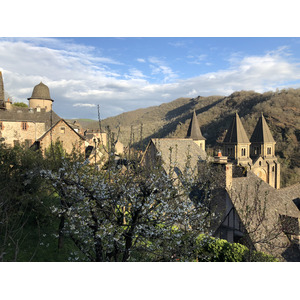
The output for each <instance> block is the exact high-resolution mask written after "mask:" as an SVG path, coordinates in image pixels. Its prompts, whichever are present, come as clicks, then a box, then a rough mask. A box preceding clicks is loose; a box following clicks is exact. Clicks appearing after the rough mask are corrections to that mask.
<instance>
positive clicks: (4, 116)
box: [0, 106, 60, 130]
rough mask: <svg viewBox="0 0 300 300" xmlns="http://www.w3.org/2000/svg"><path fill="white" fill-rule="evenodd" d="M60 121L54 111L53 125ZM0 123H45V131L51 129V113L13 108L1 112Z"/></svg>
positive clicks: (26, 108)
mask: <svg viewBox="0 0 300 300" xmlns="http://www.w3.org/2000/svg"><path fill="white" fill-rule="evenodd" d="M59 120H60V117H59V116H58V115H57V114H56V113H55V112H54V111H52V124H55V123H57V122H58V121H59ZM0 121H9V122H38V123H45V129H46V130H48V129H49V128H50V127H51V111H49V112H46V111H45V110H44V109H41V111H40V112H37V111H36V109H30V108H28V107H17V106H15V107H14V106H13V107H12V109H11V110H0Z"/></svg>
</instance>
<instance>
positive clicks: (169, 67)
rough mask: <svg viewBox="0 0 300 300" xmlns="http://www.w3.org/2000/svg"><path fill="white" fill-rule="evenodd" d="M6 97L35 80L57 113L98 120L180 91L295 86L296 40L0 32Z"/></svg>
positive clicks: (299, 77) (299, 76) (20, 93)
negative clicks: (2, 34)
mask: <svg viewBox="0 0 300 300" xmlns="http://www.w3.org/2000/svg"><path fill="white" fill-rule="evenodd" d="M0 71H2V74H3V80H4V87H5V90H6V92H7V93H8V95H9V96H10V97H11V98H12V99H13V101H22V102H25V103H27V98H29V97H31V94H32V90H33V87H34V86H35V85H37V84H39V83H40V82H41V81H42V82H43V83H44V84H46V85H47V86H48V87H49V89H50V95H51V98H52V99H53V100H54V106H53V109H54V111H55V112H56V113H57V114H58V115H59V116H61V117H62V118H66V119H69V118H90V119H97V105H99V106H100V111H101V117H102V118H106V117H110V116H115V115H118V114H120V113H123V112H126V111H131V110H135V109H138V108H144V107H149V106H154V105H160V104H162V103H164V102H169V101H172V100H175V99H177V98H179V97H191V98H192V97H197V96H199V95H200V96H210V95H224V96H227V95H230V94H231V93H233V92H235V91H239V90H254V91H256V92H260V93H262V92H265V91H270V90H276V89H282V88H289V87H292V88H299V87H300V38H276V37H275V38H264V37H261V38H252V37H246V38H238V37H237V38H226V37H221V38H217V37H214V38H213V37H212V38H209V37H169V38H166V37H157V38H154V37H144V38H140V37H129V38H126V37H120V38H118V37H111V38H110V37H93V38H90V37H82V38H80V37H69V38H68V37H66V38H64V37H58V38H55V37H45V38H39V37H33V38H26V37H21V38H13V37H6V38H0Z"/></svg>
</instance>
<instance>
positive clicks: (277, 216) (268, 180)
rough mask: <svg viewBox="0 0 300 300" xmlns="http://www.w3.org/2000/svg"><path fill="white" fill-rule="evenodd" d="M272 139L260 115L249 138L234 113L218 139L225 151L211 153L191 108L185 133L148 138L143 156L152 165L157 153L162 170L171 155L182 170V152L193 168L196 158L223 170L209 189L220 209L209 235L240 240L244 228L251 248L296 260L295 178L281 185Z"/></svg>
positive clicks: (299, 193) (299, 211)
mask: <svg viewBox="0 0 300 300" xmlns="http://www.w3.org/2000/svg"><path fill="white" fill-rule="evenodd" d="M275 144H276V142H275V140H274V138H273V136H272V134H271V131H270V129H269V127H268V125H267V122H266V120H265V118H264V116H263V115H261V116H260V118H259V120H258V122H257V124H256V127H255V129H254V131H253V133H252V136H251V138H250V139H249V138H248V136H247V134H246V131H245V129H244V127H243V124H242V122H241V120H240V118H239V115H238V114H237V113H236V114H235V115H234V116H233V118H232V122H231V124H230V126H229V128H228V131H227V133H226V135H225V138H224V140H223V154H224V155H222V153H221V151H219V153H218V156H216V157H214V158H211V157H209V156H207V155H206V152H205V138H204V137H203V135H202V133H201V130H200V127H199V123H198V120H197V116H196V113H195V111H194V112H193V114H192V118H191V121H190V124H189V127H188V131H187V134H186V136H185V138H181V139H180V138H169V139H166V138H163V139H151V141H150V142H149V144H148V146H147V149H146V151H145V153H144V156H143V159H142V162H143V163H144V164H145V165H146V166H149V167H151V164H153V162H155V161H156V160H157V157H159V159H160V162H161V163H162V166H163V168H164V170H165V172H166V173H168V170H169V168H170V162H172V161H173V162H175V166H176V168H177V169H178V171H181V172H183V170H184V168H185V166H186V157H187V155H189V157H190V164H191V167H192V168H194V170H196V168H197V164H198V162H199V161H205V160H206V161H208V162H210V163H211V164H212V165H213V166H215V167H216V168H218V169H217V170H218V172H221V173H222V172H223V174H224V176H223V177H222V176H220V177H221V178H223V179H222V180H224V184H223V183H221V185H220V187H221V188H220V189H218V191H217V193H216V194H214V195H213V202H214V205H216V208H217V210H216V211H217V213H218V215H219V220H218V221H217V222H216V224H214V225H213V226H212V231H213V235H214V236H215V237H219V238H223V239H226V240H228V241H229V242H240V241H241V239H242V238H244V237H245V233H246V232H247V233H248V234H249V237H250V243H251V244H252V247H253V248H254V249H256V250H258V251H263V252H266V253H270V254H273V255H275V256H277V257H279V259H281V260H285V261H300V183H299V184H296V185H293V186H290V187H287V188H283V189H280V164H279V162H278V160H277V158H276V156H275ZM220 167H221V169H220ZM220 170H221V171H220ZM247 208H249V210H248V211H247Z"/></svg>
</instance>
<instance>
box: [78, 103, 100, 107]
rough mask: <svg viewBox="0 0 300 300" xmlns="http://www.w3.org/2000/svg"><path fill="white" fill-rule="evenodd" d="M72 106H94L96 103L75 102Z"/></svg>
mask: <svg viewBox="0 0 300 300" xmlns="http://www.w3.org/2000/svg"><path fill="white" fill-rule="evenodd" d="M73 107H96V104H91V103H76V104H73Z"/></svg>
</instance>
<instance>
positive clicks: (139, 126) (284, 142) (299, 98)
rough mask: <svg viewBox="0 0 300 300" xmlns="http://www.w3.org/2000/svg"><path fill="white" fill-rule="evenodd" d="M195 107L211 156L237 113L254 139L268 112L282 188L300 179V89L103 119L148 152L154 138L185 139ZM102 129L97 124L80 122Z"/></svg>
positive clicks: (182, 102)
mask: <svg viewBox="0 0 300 300" xmlns="http://www.w3.org/2000/svg"><path fill="white" fill-rule="evenodd" d="M193 109H195V110H196V113H197V116H198V121H199V124H200V127H201V131H202V134H203V136H204V137H205V138H206V139H207V141H206V143H207V151H208V153H209V154H210V155H213V153H214V151H215V150H217V149H218V148H220V146H221V142H222V141H223V138H224V136H225V133H226V130H227V129H228V127H229V125H230V122H231V120H232V117H233V115H234V113H235V112H237V113H238V114H239V116H240V117H241V120H242V123H243V125H244V127H245V130H246V132H247V134H248V137H249V139H250V137H251V134H252V132H253V130H254V127H255V125H256V122H257V120H258V118H259V116H260V115H261V113H263V114H264V116H265V118H266V120H267V123H268V125H269V127H270V130H271V132H272V134H273V136H274V139H275V140H276V142H277V144H276V152H277V156H278V157H279V160H280V163H281V172H282V182H281V184H282V186H286V185H291V184H294V183H296V182H299V181H300V153H299V141H300V118H299V116H300V89H287V90H280V91H276V92H266V93H263V94H261V93H256V92H253V91H239V92H235V93H233V94H231V95H230V96H228V97H224V96H210V97H201V96H198V97H196V98H179V99H176V100H174V101H172V102H169V103H164V104H161V105H160V106H153V107H149V108H145V109H138V110H135V111H131V112H127V113H123V114H120V115H118V116H116V117H111V118H107V119H105V120H103V121H102V127H103V128H105V127H106V126H109V127H110V128H111V130H113V131H116V130H117V128H118V127H120V129H121V131H120V136H119V138H120V140H121V142H123V143H124V144H125V145H128V144H129V143H131V144H133V145H135V147H137V148H139V149H141V150H144V149H145V147H146V145H147V144H148V142H149V140H150V138H152V137H158V138H163V137H182V138H183V137H185V135H186V132H187V129H188V124H189V121H190V118H191V116H192V111H193ZM82 125H84V126H88V127H89V128H99V127H98V126H99V124H98V122H95V121H94V122H87V123H86V124H82Z"/></svg>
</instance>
